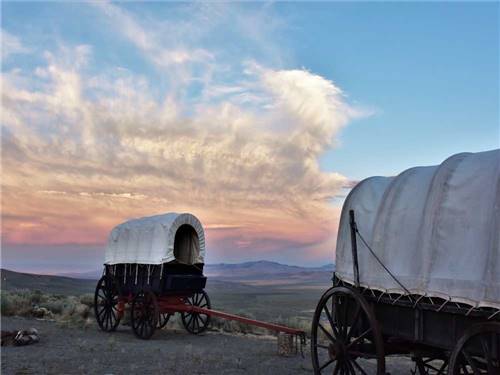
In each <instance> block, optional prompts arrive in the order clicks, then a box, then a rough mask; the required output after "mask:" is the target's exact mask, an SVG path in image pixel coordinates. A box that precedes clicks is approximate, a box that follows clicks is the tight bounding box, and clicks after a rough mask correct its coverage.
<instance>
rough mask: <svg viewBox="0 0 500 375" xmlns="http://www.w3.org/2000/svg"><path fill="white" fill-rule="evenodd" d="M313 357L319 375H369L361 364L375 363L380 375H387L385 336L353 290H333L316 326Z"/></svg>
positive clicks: (324, 298) (316, 318)
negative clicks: (368, 361)
mask: <svg viewBox="0 0 500 375" xmlns="http://www.w3.org/2000/svg"><path fill="white" fill-rule="evenodd" d="M311 357H312V364H313V369H314V373H315V374H332V373H333V374H334V375H337V374H338V375H341V374H368V373H371V371H365V369H363V367H362V365H363V363H360V362H359V361H358V360H359V358H367V359H374V360H375V361H376V363H375V369H373V370H375V371H376V372H375V373H376V374H377V375H384V374H385V356H384V344H383V340H382V334H381V332H380V327H379V324H378V322H377V320H376V318H375V315H374V314H373V310H372V309H371V307H370V305H369V304H368V303H367V302H366V300H365V298H364V297H363V296H362V295H361V294H359V293H358V292H357V291H356V290H354V289H352V288H346V287H342V286H338V287H334V288H332V289H329V290H328V291H327V292H326V293H325V294H323V296H322V297H321V299H320V301H319V303H318V306H317V307H316V311H315V313H314V318H313V322H312V329H311Z"/></svg>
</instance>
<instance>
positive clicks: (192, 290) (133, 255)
mask: <svg viewBox="0 0 500 375" xmlns="http://www.w3.org/2000/svg"><path fill="white" fill-rule="evenodd" d="M105 256H106V261H105V264H104V271H103V276H102V277H101V279H100V280H99V281H98V283H97V286H96V290H95V296H94V309H95V310H94V312H95V317H96V320H97V323H98V325H99V327H100V328H101V329H102V330H103V331H105V332H112V331H114V330H116V328H117V327H118V325H119V324H120V320H121V319H122V318H123V316H124V313H125V308H126V306H127V305H129V306H130V315H131V324H132V329H133V331H134V333H135V335H136V336H137V337H139V338H141V339H149V338H150V337H151V336H152V335H153V333H154V332H155V329H157V328H163V327H164V326H165V325H166V324H167V322H168V320H169V318H170V316H171V315H172V314H175V313H179V314H180V315H181V319H182V324H183V325H184V327H185V328H186V330H187V331H188V332H190V333H193V334H198V333H201V332H203V331H205V330H206V329H207V327H208V324H209V322H210V317H211V316H216V317H218V318H222V319H226V320H235V321H239V322H241V323H244V324H249V325H254V326H258V327H263V328H266V329H269V330H272V331H276V332H282V333H285V334H287V335H289V336H290V337H291V338H293V337H295V338H296V339H297V340H295V342H296V343H298V339H299V338H300V343H301V345H302V344H303V343H304V341H305V333H304V332H303V331H301V330H298V329H294V328H290V327H285V326H281V325H278V324H273V323H267V322H262V321H258V320H254V319H249V318H246V317H242V316H238V315H233V314H228V313H226V312H222V311H217V310H213V309H212V307H211V304H210V298H209V297H208V294H207V293H206V292H205V290H204V288H205V285H206V282H207V278H206V277H205V276H204V275H203V266H204V262H205V234H204V231H203V227H202V225H201V223H200V221H199V220H198V219H197V218H196V217H195V216H193V215H191V214H189V213H183V214H177V213H169V214H165V215H157V216H151V217H144V218H140V219H134V220H130V221H127V222H125V223H123V224H120V225H118V226H116V227H115V228H114V229H113V230H112V231H111V234H110V236H109V240H108V245H107V247H106V253H105Z"/></svg>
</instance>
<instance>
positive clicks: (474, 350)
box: [448, 322, 500, 375]
mask: <svg viewBox="0 0 500 375" xmlns="http://www.w3.org/2000/svg"><path fill="white" fill-rule="evenodd" d="M448 374H449V375H466V374H474V375H479V374H488V375H500V323H496V322H489V323H479V324H476V325H474V326H472V327H471V328H470V329H469V330H467V331H466V332H465V333H464V335H463V336H462V337H461V338H460V340H458V343H457V345H456V346H455V349H454V350H453V353H452V354H451V357H450V365H449V366H448Z"/></svg>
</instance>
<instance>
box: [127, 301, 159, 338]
mask: <svg viewBox="0 0 500 375" xmlns="http://www.w3.org/2000/svg"><path fill="white" fill-rule="evenodd" d="M158 315H159V312H158V300H157V298H156V296H155V294H154V293H152V292H140V293H139V294H137V295H136V296H135V297H134V299H133V300H132V306H131V312H130V317H131V319H130V320H131V323H132V330H133V331H134V334H135V335H136V336H137V337H139V338H140V339H143V340H147V339H149V338H151V336H153V333H154V332H155V329H156V326H157V325H158Z"/></svg>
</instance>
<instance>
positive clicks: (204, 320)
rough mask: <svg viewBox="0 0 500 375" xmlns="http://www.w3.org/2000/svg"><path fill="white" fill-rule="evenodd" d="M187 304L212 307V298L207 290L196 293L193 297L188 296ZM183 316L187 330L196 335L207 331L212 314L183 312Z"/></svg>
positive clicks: (183, 322)
mask: <svg viewBox="0 0 500 375" xmlns="http://www.w3.org/2000/svg"><path fill="white" fill-rule="evenodd" d="M186 304H188V305H191V306H198V307H203V308H206V309H210V308H211V304H210V298H209V297H208V294H207V293H206V292H205V291H202V292H199V293H195V294H194V295H193V296H192V297H188V298H186ZM181 318H182V324H183V325H184V328H185V329H186V331H188V332H189V333H192V334H195V335H197V334H199V333H202V332H203V331H205V330H206V329H207V327H208V324H209V323H210V315H207V314H199V313H187V312H183V313H182V314H181Z"/></svg>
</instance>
